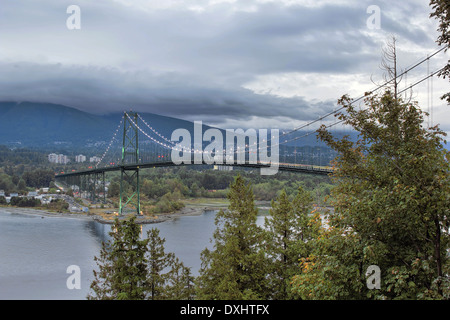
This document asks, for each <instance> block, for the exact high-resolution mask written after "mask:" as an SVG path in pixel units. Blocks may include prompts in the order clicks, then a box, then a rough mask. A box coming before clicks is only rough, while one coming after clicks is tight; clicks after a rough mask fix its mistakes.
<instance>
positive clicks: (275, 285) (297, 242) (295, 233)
mask: <svg viewBox="0 0 450 320" xmlns="http://www.w3.org/2000/svg"><path fill="white" fill-rule="evenodd" d="M311 213H312V197H311V196H310V195H309V193H307V192H306V191H304V190H303V188H301V187H299V189H298V193H297V195H296V196H295V198H294V200H293V201H292V202H291V201H289V198H288V196H287V194H286V192H285V191H284V190H283V191H282V192H281V194H280V196H279V197H278V198H277V200H276V201H272V208H271V210H270V218H267V217H266V218H265V230H266V231H265V233H266V250H267V255H268V257H269V258H268V259H269V264H268V267H269V270H270V277H269V280H270V288H271V290H272V295H273V296H272V298H273V299H276V300H281V299H283V300H285V299H293V298H295V295H293V294H292V292H291V285H290V283H291V280H292V277H293V276H294V275H295V274H296V272H297V271H298V264H299V260H300V258H301V257H303V256H305V257H306V256H308V253H309V250H308V246H309V242H308V241H309V240H311V239H313V238H314V237H315V236H316V234H315V232H314V229H317V228H315V224H314V223H313V219H316V220H317V219H318V218H319V219H320V217H318V215H317V214H316V215H314V216H312V215H311Z"/></svg>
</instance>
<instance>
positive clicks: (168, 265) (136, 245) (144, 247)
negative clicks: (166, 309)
mask: <svg viewBox="0 0 450 320" xmlns="http://www.w3.org/2000/svg"><path fill="white" fill-rule="evenodd" d="M110 236H111V237H112V239H111V240H109V241H107V242H103V243H102V249H101V251H100V256H99V257H95V258H94V259H95V261H96V263H97V266H98V270H94V280H93V281H92V283H91V286H90V289H91V291H90V293H89V295H88V299H90V300H144V299H151V300H161V299H192V298H193V296H194V288H193V285H192V283H193V277H192V276H191V274H190V269H189V268H186V267H185V266H184V265H183V263H181V262H180V261H179V260H178V259H177V258H176V257H175V255H174V254H173V253H165V251H164V242H165V239H161V238H160V236H159V230H158V229H151V230H149V231H148V232H147V238H145V239H141V228H140V226H139V225H138V224H137V223H136V217H132V218H130V219H128V220H123V221H120V220H119V219H116V220H115V223H114V225H113V228H112V231H111V232H110Z"/></svg>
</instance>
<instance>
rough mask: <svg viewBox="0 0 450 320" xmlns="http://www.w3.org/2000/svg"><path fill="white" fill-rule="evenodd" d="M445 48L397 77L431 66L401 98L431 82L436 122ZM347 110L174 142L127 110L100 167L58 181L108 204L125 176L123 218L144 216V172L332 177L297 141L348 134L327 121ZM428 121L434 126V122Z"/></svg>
mask: <svg viewBox="0 0 450 320" xmlns="http://www.w3.org/2000/svg"><path fill="white" fill-rule="evenodd" d="M445 49H446V48H441V49H439V50H437V51H435V52H434V53H433V54H431V55H427V57H426V58H423V59H421V60H420V61H418V62H417V63H414V64H413V65H411V66H410V67H408V68H406V69H405V70H404V71H403V72H401V73H400V74H399V75H398V76H397V79H401V78H402V77H405V78H406V75H407V74H408V73H410V72H411V71H412V70H414V69H417V68H418V67H419V66H422V65H424V64H427V68H428V70H427V75H426V76H425V77H422V78H420V79H419V80H417V81H416V80H414V81H412V83H410V84H409V85H407V84H406V82H405V88H404V89H402V90H400V91H399V92H398V94H402V93H405V96H406V94H407V93H408V91H411V89H412V88H413V87H415V86H417V85H419V84H421V83H423V82H424V81H425V80H428V111H429V113H431V116H430V118H431V119H432V105H431V109H430V101H431V99H430V97H431V96H432V91H431V94H430V87H431V90H432V81H431V86H430V80H432V77H433V76H435V75H436V74H438V73H439V72H440V71H441V70H443V68H440V69H437V70H436V71H434V72H430V71H429V61H430V59H431V58H432V57H434V56H436V55H437V54H438V53H440V52H445V51H444V50H445ZM397 79H390V80H389V81H386V82H385V83H383V84H381V85H380V86H378V87H376V88H374V89H373V90H372V91H370V92H371V93H373V92H375V91H377V90H380V89H382V88H384V87H386V86H388V85H389V83H390V82H392V81H397ZM364 97H365V94H364V95H363V96H361V97H360V98H358V99H354V100H353V103H357V102H358V101H362V100H363V98H364ZM342 109H343V107H341V108H338V109H335V110H333V111H331V112H329V113H327V114H325V115H322V116H320V117H318V118H317V119H315V120H312V121H309V122H307V123H306V124H304V125H301V126H299V127H297V128H294V129H292V130H289V131H287V132H283V133H282V134H280V133H279V132H278V130H271V132H270V133H269V132H267V130H263V131H261V130H259V132H256V130H255V131H249V130H247V131H245V132H244V131H243V130H235V131H231V132H230V130H223V129H218V128H211V127H203V126H202V124H201V123H195V122H194V124H193V126H192V127H193V128H190V130H188V129H186V128H178V129H175V130H174V131H173V132H172V134H171V137H170V138H169V137H167V136H166V135H167V133H166V134H163V133H161V132H159V131H158V130H157V129H155V128H156V127H155V126H154V125H152V124H151V120H149V119H144V117H143V116H142V115H141V114H138V113H136V112H132V111H126V112H124V113H123V116H122V119H121V120H120V122H119V124H118V126H117V128H116V130H115V132H114V134H113V137H112V139H111V141H110V142H109V144H108V145H107V147H106V149H105V150H104V152H103V155H102V156H101V157H100V158H99V161H98V162H97V163H96V165H95V167H90V168H89V169H86V170H80V171H75V172H61V173H60V174H57V175H56V177H55V179H56V181H57V182H58V183H60V184H62V185H65V186H67V187H73V186H75V187H76V188H77V189H78V190H79V191H80V193H82V192H85V193H87V194H88V195H89V197H90V199H91V201H102V202H106V192H105V190H106V178H105V174H106V173H107V172H113V171H117V172H120V195H119V213H120V214H123V213H124V212H126V210H128V211H129V210H130V208H131V210H132V211H133V212H136V213H137V214H138V215H139V214H141V208H140V181H139V173H140V170H142V169H147V168H157V167H171V166H181V165H203V166H204V165H208V166H222V167H227V166H233V167H243V168H253V169H259V170H261V174H267V175H270V174H275V173H277V172H278V171H290V172H300V173H308V174H318V175H329V174H331V173H332V172H333V168H332V167H331V166H330V162H331V160H333V159H334V158H335V157H336V154H335V153H333V151H331V150H330V149H328V148H325V147H323V146H319V145H317V144H316V145H313V146H311V145H309V146H307V145H304V146H303V147H299V146H298V145H297V144H296V142H297V141H299V140H301V139H303V140H304V138H306V137H308V136H310V135H315V134H316V133H317V132H316V130H317V127H318V126H321V125H325V127H326V128H331V127H335V128H336V127H338V126H340V129H341V132H343V133H344V134H343V135H346V132H345V130H346V129H345V127H346V124H345V123H343V121H342V120H341V121H336V120H335V121H328V122H326V119H327V118H329V117H331V116H334V117H336V115H337V114H338V113H339V112H341V110H342ZM430 111H431V112H430ZM428 121H429V122H430V119H429V120H428ZM314 126H316V128H315V129H313V127H314ZM305 130H306V131H307V132H305ZM308 130H309V131H308ZM224 137H225V139H224ZM124 181H127V183H128V184H129V185H131V189H130V188H125V184H124ZM130 190H131V191H130Z"/></svg>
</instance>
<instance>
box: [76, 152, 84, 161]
mask: <svg viewBox="0 0 450 320" xmlns="http://www.w3.org/2000/svg"><path fill="white" fill-rule="evenodd" d="M85 161H86V156H84V155H82V154H79V155H77V156H75V162H85Z"/></svg>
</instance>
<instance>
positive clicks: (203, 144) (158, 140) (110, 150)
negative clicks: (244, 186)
mask: <svg viewBox="0 0 450 320" xmlns="http://www.w3.org/2000/svg"><path fill="white" fill-rule="evenodd" d="M267 133H268V132H267V130H262V131H261V130H259V132H256V130H246V131H244V130H241V129H238V130H232V131H230V130H221V129H218V128H211V127H203V125H202V124H201V123H194V124H193V130H188V129H185V128H178V129H175V130H174V132H173V134H172V137H171V138H173V137H174V136H175V137H176V138H177V139H178V140H177V141H173V140H172V139H169V138H168V137H165V136H164V135H163V134H161V133H160V132H158V131H157V130H156V129H154V128H153V127H152V126H151V124H149V123H148V122H147V121H146V120H145V119H144V118H143V117H142V116H141V115H140V114H138V113H136V112H132V111H129V112H124V113H123V116H122V119H121V120H120V123H119V125H118V127H117V129H116V131H115V132H114V134H113V138H112V139H111V141H110V143H109V145H108V146H107V148H106V150H105V151H104V153H103V155H102V157H101V158H100V159H99V161H98V162H97V164H96V165H95V167H92V168H89V169H86V170H80V171H75V172H68V173H64V172H61V173H60V174H58V175H56V177H55V178H56V181H57V182H58V183H60V184H62V185H64V186H66V187H72V188H73V187H75V188H76V189H77V190H79V191H80V193H82V192H85V193H87V194H89V197H90V200H91V201H101V202H106V192H105V189H106V178H105V174H106V173H107V172H112V171H119V172H120V175H121V177H120V182H121V183H120V195H119V212H120V214H122V213H123V212H124V211H125V209H126V208H134V209H133V210H136V212H137V213H138V214H139V213H140V212H141V210H140V182H139V173H140V170H142V169H147V168H157V167H170V166H180V165H203V166H223V167H227V166H228V167H229V166H233V167H244V168H253V169H259V170H261V174H266V175H271V174H276V173H277V172H278V171H291V172H302V173H309V174H319V175H327V174H330V173H332V172H333V168H332V167H330V166H329V165H328V164H329V162H330V160H331V159H332V157H333V155H331V154H328V153H327V154H326V157H325V155H324V156H321V151H322V150H323V149H321V148H320V147H316V148H315V149H314V148H313V150H312V151H313V152H309V153H308V157H305V155H306V153H305V152H297V148H296V147H284V146H283V145H282V144H283V143H280V142H279V132H278V130H271V132H270V135H268V134H267ZM224 137H225V138H226V139H223V138H224ZM191 138H192V139H191ZM205 140H206V141H205ZM286 141H287V140H285V142H286ZM280 146H281V150H282V154H281V155H280V152H279V151H280ZM302 151H304V150H303V149H302ZM310 151H311V150H310ZM314 151H315V153H314ZM310 153H311V154H312V155H310ZM302 155H303V158H302ZM280 159H284V161H283V162H281V161H280ZM311 159H316V160H315V161H314V160H311ZM321 160H323V162H324V163H325V164H326V165H321V163H320V162H321ZM302 162H303V163H302ZM305 162H306V163H305ZM307 162H315V164H307ZM124 181H127V183H128V184H130V185H131V189H132V193H131V194H129V192H127V191H128V190H126V188H125V186H124ZM127 189H129V188H127Z"/></svg>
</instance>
